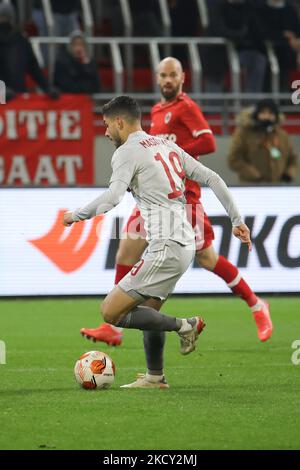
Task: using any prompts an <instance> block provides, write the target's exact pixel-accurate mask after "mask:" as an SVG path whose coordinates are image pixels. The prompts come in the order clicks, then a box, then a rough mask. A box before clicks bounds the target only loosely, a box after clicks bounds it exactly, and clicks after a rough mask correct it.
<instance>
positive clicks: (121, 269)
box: [115, 264, 133, 285]
mask: <svg viewBox="0 0 300 470" xmlns="http://www.w3.org/2000/svg"><path fill="white" fill-rule="evenodd" d="M132 267H133V266H127V265H126V264H117V265H116V276H115V285H117V284H118V283H119V282H120V281H121V279H123V277H125V276H126V274H127V273H129V271H131V269H132Z"/></svg>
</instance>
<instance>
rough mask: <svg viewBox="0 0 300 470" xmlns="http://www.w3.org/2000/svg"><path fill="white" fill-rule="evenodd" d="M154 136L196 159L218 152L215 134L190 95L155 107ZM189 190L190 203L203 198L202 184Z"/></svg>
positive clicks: (188, 185)
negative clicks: (167, 140) (174, 145)
mask: <svg viewBox="0 0 300 470" xmlns="http://www.w3.org/2000/svg"><path fill="white" fill-rule="evenodd" d="M150 134H151V135H157V136H160V137H163V138H164V139H169V140H172V141H173V142H175V143H176V144H177V145H179V146H180V147H181V148H183V150H185V151H186V152H187V153H189V154H190V155H192V157H194V158H196V159H198V158H199V156H200V155H206V154H208V153H212V152H214V151H215V149H216V145H215V139H214V136H213V133H212V130H211V129H210V127H209V125H208V123H207V121H206V119H205V117H204V116H203V114H202V112H201V110H200V108H199V106H198V105H197V104H196V103H195V102H194V101H193V100H192V99H191V98H190V97H189V96H187V94H186V93H180V94H179V95H177V97H176V99H175V100H173V101H171V102H167V103H157V104H156V105H155V106H153V108H152V110H151V129H150ZM185 187H186V198H187V199H188V202H196V200H198V199H199V198H200V186H199V185H198V183H196V182H195V181H191V180H186V185H185Z"/></svg>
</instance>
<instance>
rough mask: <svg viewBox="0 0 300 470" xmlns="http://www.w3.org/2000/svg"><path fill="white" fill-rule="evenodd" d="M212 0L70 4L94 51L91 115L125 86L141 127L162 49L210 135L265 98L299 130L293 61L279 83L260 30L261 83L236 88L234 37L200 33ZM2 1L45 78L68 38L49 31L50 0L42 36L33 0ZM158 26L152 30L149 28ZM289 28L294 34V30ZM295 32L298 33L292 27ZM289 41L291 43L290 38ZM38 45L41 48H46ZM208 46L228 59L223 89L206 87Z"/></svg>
mask: <svg viewBox="0 0 300 470" xmlns="http://www.w3.org/2000/svg"><path fill="white" fill-rule="evenodd" d="M222 1H223V0H222ZM216 2H218V0H209V2H208V1H207V0H191V1H190V2H181V1H180V0H153V1H152V2H151V4H150V3H149V4H148V6H149V8H148V9H147V11H146V12H145V15H144V16H143V12H142V11H141V10H140V7H138V5H140V4H141V2H135V1H133V0H113V1H111V0H110V1H108V0H97V1H96V0H80V1H79V2H78V5H77V9H76V8H73V9H72V12H71V13H70V14H72V18H73V20H74V21H75V20H76V21H77V22H78V24H79V25H80V27H81V29H82V31H83V32H84V34H85V37H86V42H87V44H88V46H89V52H90V55H91V56H92V57H94V58H95V60H96V63H97V66H98V73H99V77H100V81H101V92H100V93H95V94H93V100H94V111H95V115H97V114H98V113H99V112H100V110H101V106H102V104H103V103H104V102H106V101H107V100H109V99H110V98H112V97H113V96H115V94H120V93H130V94H131V95H132V96H134V97H135V98H137V99H138V100H139V101H140V103H141V105H142V110H143V112H144V124H145V126H146V128H147V125H148V124H149V112H150V109H151V106H152V105H153V104H154V102H156V101H157V100H158V99H159V91H158V88H157V84H156V75H155V70H156V67H157V64H158V62H159V61H160V60H161V58H163V57H164V56H166V55H170V54H173V55H176V54H177V53H178V56H179V58H180V59H181V60H182V62H183V65H184V70H185V72H186V85H185V90H186V91H187V92H188V93H189V94H190V96H191V98H193V99H194V100H196V101H197V102H198V103H199V104H201V107H202V109H203V111H204V113H206V115H207V118H208V121H209V123H210V125H211V127H212V129H213V131H214V132H215V133H216V134H217V135H223V136H228V135H229V134H230V133H231V132H232V131H233V130H234V128H235V116H236V115H237V114H238V113H240V112H241V110H242V108H243V107H244V106H247V105H249V104H253V103H255V102H257V101H258V100H260V99H263V98H271V99H273V100H275V101H276V102H277V103H278V105H279V106H280V109H281V110H282V112H283V113H284V114H285V118H286V119H285V123H284V128H285V129H286V130H287V131H288V132H289V133H292V134H300V115H299V109H298V106H297V105H295V103H298V100H297V96H298V94H297V93H298V92H297V88H298V87H299V84H298V82H297V80H299V78H300V72H299V70H298V68H297V64H296V63H295V64H294V66H293V68H291V69H289V70H288V74H287V77H288V83H286V87H285V88H284V89H282V88H281V85H282V77H283V75H285V71H283V70H282V68H281V62H280V60H281V59H280V57H278V48H277V44H275V43H274V42H273V41H272V38H271V39H269V38H268V37H267V35H266V39H265V42H264V47H265V57H266V60H267V76H266V82H267V83H266V86H265V89H264V90H262V92H260V93H248V92H244V91H243V89H244V87H243V67H242V66H241V62H240V58H241V57H240V55H239V50H238V47H237V45H236V44H235V41H232V40H231V39H228V38H225V37H221V36H220V37H218V36H214V37H212V36H210V35H209V34H208V33H209V31H210V26H211V24H212V22H211V14H212V13H211V11H212V7H213V4H214V3H216ZM224 2H226V0H224ZM249 2H250V3H253V4H254V5H255V7H256V8H258V9H260V8H266V5H265V3H266V2H265V1H264V0H261V1H259V0H256V1H253V2H252V0H249ZM5 3H11V4H13V5H15V7H16V11H17V21H18V24H19V27H20V28H21V29H23V30H24V31H26V32H27V34H29V35H30V41H31V44H32V47H33V50H34V52H35V55H36V57H37V59H38V63H39V65H40V67H41V68H42V69H43V70H44V72H45V74H46V75H47V76H48V77H49V81H50V83H53V80H54V67H55V61H56V57H57V55H58V52H59V50H60V47H62V46H66V45H67V44H68V42H69V38H68V34H69V31H68V30H66V32H65V34H64V35H63V36H60V35H59V34H57V32H56V30H55V23H56V21H55V14H56V11H55V8H57V6H55V4H56V3H57V2H54V1H53V0H41V1H40V2H39V6H40V9H41V12H42V13H43V17H44V21H45V28H44V30H43V36H40V35H39V31H38V25H35V24H34V9H35V7H36V4H37V2H36V1H26V2H22V1H17V0H15V1H13V0H6V1H5ZM287 3H288V4H289V8H293V7H292V2H287ZM296 3H297V2H296ZM74 5H75V4H74ZM74 10H75V13H74ZM183 11H185V13H186V14H185V16H184V18H192V20H191V21H190V22H189V21H187V20H186V19H185V20H184V21H182V22H181V21H180V17H181V16H182V15H183ZM259 11H261V10H259ZM74 15H75V19H74ZM298 22H299V20H298ZM142 23H147V27H146V26H145V28H144V29H143V28H142V27H141V24H142ZM295 24H296V21H295ZM151 28H152V30H151ZM158 29H159V31H160V35H157V32H158ZM151 31H152V33H151ZM294 32H295V38H296V39H297V35H296V31H294ZM149 34H152V35H151V36H149ZM183 34H184V35H185V36H183ZM145 35H146V37H145ZM298 35H299V36H300V31H299V32H298ZM286 41H288V39H286ZM293 44H296V43H295V41H294V42H293ZM45 47H47V48H48V49H47V50H48V52H47V54H46V55H45V54H44V50H45ZM216 47H218V48H220V49H221V50H222V51H223V54H224V58H225V59H226V62H227V64H228V68H227V71H226V74H225V88H224V89H222V91H219V92H218V93H214V92H211V93H208V92H207V91H206V87H205V81H206V80H207V77H206V71H205V66H204V62H205V60H204V51H205V50H206V51H210V53H211V54H213V51H214V50H215V48H216ZM0 78H1V77H0ZM28 84H29V86H30V89H33V85H34V84H33V82H32V80H29V81H28ZM292 96H294V102H292ZM95 123H96V128H97V131H98V132H99V133H102V132H103V130H102V127H101V122H100V123H99V119H95Z"/></svg>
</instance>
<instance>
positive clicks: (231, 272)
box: [213, 256, 259, 307]
mask: <svg viewBox="0 0 300 470" xmlns="http://www.w3.org/2000/svg"><path fill="white" fill-rule="evenodd" d="M213 272H214V273H215V274H217V276H220V277H221V278H222V279H223V280H224V281H225V282H226V283H227V285H228V287H229V288H230V289H231V290H232V292H233V293H234V295H237V296H239V297H241V298H242V299H243V300H245V302H247V304H248V305H249V307H253V305H255V304H256V303H257V302H258V300H259V299H258V298H257V296H256V295H255V294H254V292H253V291H252V290H251V289H250V287H249V286H248V284H247V282H246V281H244V279H243V278H242V277H241V275H240V273H239V270H238V269H237V268H236V267H235V266H234V265H233V264H231V263H230V261H228V260H227V259H226V258H224V256H219V258H218V261H217V264H216V266H215V269H214V270H213Z"/></svg>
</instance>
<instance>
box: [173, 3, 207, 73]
mask: <svg viewBox="0 0 300 470" xmlns="http://www.w3.org/2000/svg"><path fill="white" fill-rule="evenodd" d="M168 3H169V11H170V17H171V25H172V27H171V36H173V37H178V38H182V37H189V36H197V35H198V33H199V30H200V24H199V12H198V8H197V3H196V0H190V1H189V2H187V1H186V0H168ZM172 55H173V56H174V57H177V59H179V60H180V62H182V63H183V64H184V65H186V64H188V54H187V48H186V46H185V45H182V46H181V45H179V46H178V45H177V46H173V47H172Z"/></svg>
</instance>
